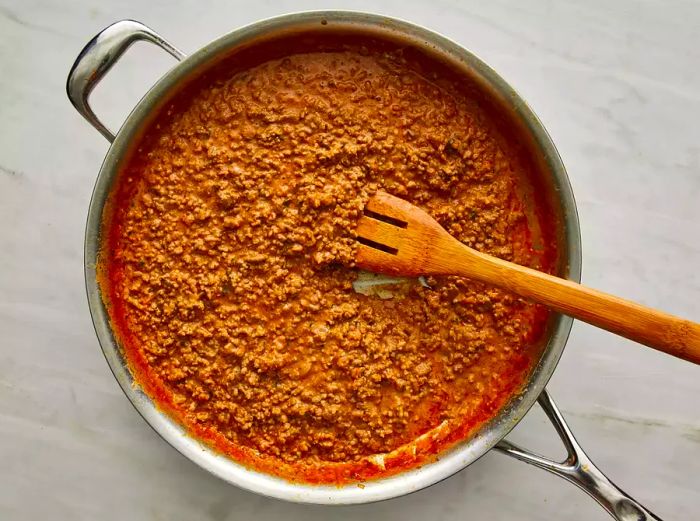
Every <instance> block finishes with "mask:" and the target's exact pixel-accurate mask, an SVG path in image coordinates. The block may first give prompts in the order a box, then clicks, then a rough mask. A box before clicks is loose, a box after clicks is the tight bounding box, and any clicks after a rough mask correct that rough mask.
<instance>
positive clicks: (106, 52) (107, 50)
mask: <svg viewBox="0 0 700 521" xmlns="http://www.w3.org/2000/svg"><path fill="white" fill-rule="evenodd" d="M140 40H143V41H147V42H151V43H154V44H155V45H157V46H158V47H160V48H161V49H163V50H165V51H167V52H168V53H169V54H171V55H172V56H173V57H175V58H176V59H177V60H178V61H181V60H183V59H184V58H185V54H183V53H182V52H181V51H179V50H178V49H176V48H175V47H173V46H172V45H170V44H169V43H168V42H167V41H165V40H164V39H163V38H162V37H161V36H160V35H159V34H158V33H156V32H155V31H153V30H151V29H149V28H148V27H146V26H145V25H143V24H141V23H139V22H135V21H134V20H122V21H120V22H116V23H114V24H112V25H110V26H109V27H107V28H105V29H103V30H102V31H100V32H99V33H97V35H96V36H95V37H94V38H93V39H92V40H90V41H89V42H88V44H87V45H86V46H85V48H84V49H83V50H82V51H80V54H79V55H78V57H77V58H76V59H75V63H73V67H71V69H70V72H69V73H68V81H67V82H66V92H67V93H68V98H69V99H70V101H71V103H72V104H73V106H74V107H75V109H76V110H77V111H78V112H79V113H80V114H81V115H82V116H83V117H84V118H85V119H86V120H87V121H88V122H89V123H90V124H91V125H92V126H93V127H95V128H96V129H97V130H98V131H99V132H100V134H102V135H103V136H104V137H105V138H107V141H109V142H110V143H111V142H113V141H114V137H115V136H114V134H113V133H112V132H111V131H110V130H109V129H107V127H105V126H104V125H103V124H102V122H101V121H100V120H99V119H98V118H97V116H96V115H95V113H94V112H93V110H92V108H91V107H90V104H89V102H88V97H89V96H90V93H91V92H92V90H93V89H94V88H95V87H96V86H97V84H98V83H99V82H100V80H101V79H102V77H103V76H104V75H105V74H107V72H108V71H109V70H110V69H111V68H112V66H113V65H114V64H115V63H117V61H118V60H119V58H120V57H121V56H122V54H124V52H125V51H126V50H127V49H128V48H129V46H130V45H131V44H132V43H134V42H137V41H140Z"/></svg>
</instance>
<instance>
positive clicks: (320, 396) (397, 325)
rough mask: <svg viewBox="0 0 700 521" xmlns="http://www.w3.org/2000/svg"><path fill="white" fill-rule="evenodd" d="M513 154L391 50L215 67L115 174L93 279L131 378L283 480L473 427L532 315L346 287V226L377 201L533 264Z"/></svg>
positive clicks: (471, 301) (490, 294)
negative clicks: (105, 287) (418, 210)
mask: <svg viewBox="0 0 700 521" xmlns="http://www.w3.org/2000/svg"><path fill="white" fill-rule="evenodd" d="M513 157H514V156H513V154H512V152H511V151H510V149H509V148H508V144H507V143H505V142H504V140H503V139H501V138H500V137H499V134H498V132H497V131H496V127H495V126H494V125H493V124H492V122H491V121H490V120H489V119H488V117H487V114H486V113H485V112H484V111H483V110H482V109H481V108H479V106H478V104H477V103H476V102H475V100H474V99H472V98H470V97H469V96H468V95H465V94H464V93H463V92H461V91H460V90H459V89H457V88H456V87H452V86H450V84H449V82H442V83H441V82H439V81H437V80H436V78H435V74H433V75H432V76H431V74H429V73H428V72H426V70H425V65H424V64H420V65H419V64H416V63H414V62H413V61H412V60H411V59H410V58H408V57H407V56H406V53H405V52H404V51H403V50H402V49H400V48H396V49H389V50H386V49H383V50H382V51H381V52H379V51H376V52H373V51H372V47H371V45H369V47H368V46H361V47H357V48H352V47H348V46H343V47H342V48H339V49H336V50H324V51H323V52H300V53H293V54H290V55H288V56H283V57H279V58H276V59H270V60H265V61H263V62H262V63H260V64H257V65H256V66H254V67H251V68H248V69H246V70H243V71H227V70H226V68H221V67H220V68H219V70H218V72H217V73H216V74H212V75H210V77H209V79H207V80H206V81H205V82H204V83H202V84H201V85H199V86H198V87H197V88H196V89H190V91H189V93H188V96H187V99H186V100H185V101H182V100H181V102H180V104H179V105H177V104H173V105H171V106H170V108H167V109H166V112H164V115H163V117H162V118H161V119H160V120H158V122H157V123H156V124H154V125H152V127H151V128H150V130H149V131H148V135H147V137H146V138H144V141H143V143H142V144H140V145H139V146H138V147H137V148H136V149H135V152H134V153H133V157H132V159H131V160H130V163H129V164H128V165H127V167H126V168H125V169H124V171H123V175H122V176H121V178H120V179H121V184H122V185H123V186H122V188H123V189H122V190H121V192H120V193H122V200H121V201H117V202H116V205H115V206H116V208H117V210H116V211H115V216H114V218H113V226H112V228H111V231H110V233H111V242H110V243H109V244H110V249H109V251H108V252H106V255H105V258H106V259H107V265H106V266H107V268H106V269H107V271H108V272H109V277H108V280H109V281H110V282H109V284H111V285H112V287H111V288H110V291H111V293H110V294H111V295H112V297H113V298H112V300H113V302H112V303H111V304H112V307H111V313H112V314H115V313H118V312H120V313H122V314H123V317H122V318H123V320H122V321H121V322H120V324H122V325H121V335H122V339H123V343H125V344H128V346H130V347H129V349H130V350H129V349H127V353H129V356H130V357H132V358H140V359H141V360H142V361H143V362H144V364H143V365H144V371H143V372H142V373H141V374H140V376H139V378H142V379H150V383H149V385H150V386H151V387H149V386H146V387H147V388H151V389H152V388H157V389H159V390H160V392H161V394H160V395H159V396H161V398H159V400H160V399H162V400H166V398H162V397H167V400H168V401H169V403H170V405H171V406H170V410H171V412H172V413H173V414H174V415H175V416H176V417H177V418H178V419H179V420H180V421H181V422H182V423H184V424H185V425H186V426H188V427H189V428H191V429H193V430H194V431H195V432H208V433H210V434H212V433H213V435H214V436H215V437H218V439H219V440H221V441H222V443H219V446H220V447H223V449H224V450H225V449H226V447H227V446H230V447H236V448H238V449H244V452H245V454H247V455H248V457H247V458H243V457H242V456H240V454H242V452H240V451H239V452H235V451H233V450H232V451H229V453H231V454H234V457H236V458H237V459H239V460H245V463H248V464H251V465H253V466H256V465H257V462H259V461H262V460H263V459H266V460H267V461H274V462H275V464H274V465H273V466H272V467H274V468H273V470H272V471H273V472H276V473H278V474H281V475H284V476H286V477H288V478H296V479H302V480H304V479H306V480H313V479H316V480H319V481H324V480H325V479H323V478H311V477H310V476H311V474H309V475H308V476H307V477H305V474H304V472H305V470H304V469H315V470H316V471H318V469H323V468H330V467H332V466H333V465H335V464H341V463H348V462H360V461H365V460H367V458H368V457H372V456H373V455H377V454H383V453H388V452H390V451H392V450H395V449H397V448H399V447H401V446H403V445H405V444H407V443H410V442H411V441H412V440H414V439H415V438H416V437H417V436H419V435H421V434H424V433H426V432H428V431H430V430H431V429H434V428H436V427H438V426H440V425H442V426H443V428H444V427H445V426H447V429H448V430H450V429H453V430H456V429H458V428H459V426H463V425H476V424H475V422H476V419H479V421H482V420H483V419H484V418H485V417H488V415H490V414H492V413H493V411H494V410H496V409H497V408H498V407H500V406H501V405H502V403H503V402H504V400H505V399H506V398H507V395H508V394H510V393H512V392H513V391H514V388H515V384H513V382H516V383H517V382H519V381H520V378H521V377H522V375H523V374H525V373H526V372H527V370H528V365H527V363H523V360H525V359H527V360H529V358H527V357H526V356H525V355H526V353H527V351H528V346H530V345H531V344H533V343H534V341H535V340H536V338H535V337H536V330H537V328H538V320H539V319H538V317H540V319H541V317H542V310H541V309H539V308H537V307H536V306H534V305H531V304H528V303H525V302H523V301H522V300H520V299H518V298H516V297H514V296H512V295H510V294H508V293H505V292H503V291H499V290H497V289H494V288H490V287H485V286H483V285H480V284H476V283H473V282H471V281H468V280H464V279H460V278H456V277H443V278H431V279H430V280H428V285H429V286H430V287H429V288H428V287H424V286H423V285H421V284H419V283H417V282H415V283H413V282H409V283H407V284H404V285H403V286H402V288H401V290H400V291H393V292H390V294H389V296H391V298H379V297H377V296H371V295H370V296H367V295H360V294H357V293H356V292H354V291H353V287H352V282H353V281H354V280H355V279H356V278H357V270H356V269H354V267H353V260H354V251H355V244H356V243H355V241H354V238H353V231H354V227H355V224H356V222H357V219H358V217H359V216H360V215H361V213H362V209H363V207H364V204H365V202H366V201H367V199H368V198H369V197H370V195H371V194H372V193H374V192H375V191H376V190H378V189H382V190H384V191H387V192H389V193H391V194H394V195H397V196H400V197H402V198H405V199H407V200H408V201H410V202H412V203H414V204H416V205H419V206H421V207H423V208H425V209H426V210H428V211H429V212H430V213H431V214H432V215H433V216H434V217H435V218H436V219H437V220H438V221H439V222H440V223H441V224H442V225H443V226H444V227H445V228H446V229H447V230H448V231H449V232H450V233H452V234H453V235H454V236H455V237H457V238H458V239H459V240H461V241H463V242H464V243H465V244H467V245H469V246H471V247H474V248H476V249H478V250H480V251H484V252H488V253H490V254H493V255H497V256H499V257H501V258H504V259H507V260H511V261H515V262H518V263H521V264H525V265H529V266H532V267H535V268H542V265H541V263H540V258H541V257H540V256H539V255H537V254H536V253H535V252H534V251H533V250H532V248H531V234H532V230H531V226H530V225H529V224H528V219H527V218H526V215H525V213H524V211H523V205H522V201H521V198H520V197H519V192H518V186H519V182H520V181H519V179H520V178H521V177H522V176H523V172H522V171H519V166H518V162H517V161H515V160H514V159H513ZM124 187H125V188H124ZM123 194H128V196H127V195H123ZM383 296H384V297H386V295H383ZM540 321H541V320H540ZM115 322H119V321H118V320H116V319H115ZM118 329H119V328H118ZM514 375H515V376H514ZM504 381H507V382H509V385H508V386H505V384H504V383H503V382H504ZM504 390H505V391H507V392H506V393H505V394H504ZM484 411H486V412H487V413H488V414H486V415H485V412H484ZM466 434H467V432H466V431H464V432H463V435H466ZM436 450H438V449H436ZM235 454H238V456H235ZM269 468H270V467H269V466H268V470H269ZM299 469H301V470H299ZM315 475H316V476H318V475H319V474H318V473H317V474H315ZM361 475H362V474H361V473H356V474H352V473H350V474H348V476H350V477H352V476H356V477H357V476H360V477H361ZM333 479H335V478H333ZM328 480H330V478H328Z"/></svg>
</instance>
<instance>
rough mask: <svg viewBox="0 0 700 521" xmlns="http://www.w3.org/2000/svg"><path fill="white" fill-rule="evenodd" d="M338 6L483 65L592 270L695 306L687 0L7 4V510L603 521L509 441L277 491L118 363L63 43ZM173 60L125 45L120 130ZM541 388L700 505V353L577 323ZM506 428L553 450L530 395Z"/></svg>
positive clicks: (102, 92) (607, 279) (0, 386)
mask: <svg viewBox="0 0 700 521" xmlns="http://www.w3.org/2000/svg"><path fill="white" fill-rule="evenodd" d="M328 7H335V8H351V9H358V10H368V11H375V12H379V13H383V14H388V15H394V16H397V17H400V18H404V19H408V20H411V21H414V22H417V23H420V24H422V25H425V26H427V27H429V28H432V29H434V30H436V31H438V32H441V33H443V34H445V35H447V36H448V37H450V38H453V39H454V40H456V41H457V42H459V43H461V44H463V45H464V46H465V47H467V48H469V49H471V50H473V51H474V52H476V53H477V54H478V55H480V56H481V57H482V58H483V59H485V60H486V61H487V62H488V63H489V64H491V65H492V66H493V67H494V68H495V69H496V70H497V71H499V72H500V73H501V74H502V75H503V76H504V77H505V78H506V79H507V80H508V81H509V82H511V83H512V85H514V86H515V88H516V89H518V90H519V91H520V93H521V94H522V95H523V96H524V97H525V98H526V99H527V100H528V101H529V102H530V103H531V105H532V106H533V108H534V109H535V112H537V114H538V115H539V116H540V117H541V119H542V120H543V122H544V124H545V126H546V127H547V129H548V130H549V132H550V133H551V135H552V136H553V139H554V141H555V143H556V144H557V146H558V148H559V151H560V153H561V155H562V157H563V160H564V163H565V164H566V166H567V168H568V171H569V175H570V178H571V183H572V185H573V188H574V192H575V194H576V199H577V202H578V207H579V213H580V218H581V225H582V235H583V251H584V254H583V266H584V274H583V279H584V282H585V283H588V284H590V285H592V286H594V287H598V288H601V289H605V290H608V291H610V292H613V293H617V294H619V295H622V296H626V297H629V298H632V299H636V300H638V301H640V302H643V303H645V304H649V305H652V306H657V307H660V308H663V309H665V310H668V311H670V312H673V313H676V314H679V315H682V316H686V317H688V318H693V319H695V320H700V269H699V268H700V124H699V123H698V121H700V67H698V63H700V50H698V49H699V47H698V30H699V28H700V5H698V4H693V3H692V2H678V3H675V4H673V5H672V6H671V5H670V4H668V3H667V2H663V1H661V0H651V1H647V2H644V3H637V2H632V1H630V0H618V1H616V2H607V1H602V0H594V1H592V2H588V1H583V0H580V1H578V2H549V1H542V2H529V3H528V4H527V5H524V4H523V3H521V2H518V1H517V0H512V1H506V0H496V1H493V2H476V1H468V2H458V1H457V0H453V1H448V0H433V1H431V2H423V1H419V0H375V1H356V2H351V1H345V2H332V1H327V2H322V1H303V2H292V1H283V2H275V3H273V2H263V1H260V2H250V3H248V2H241V1H235V0H217V1H214V2H209V1H208V2H185V1H179V0H178V1H176V0H170V1H168V2H165V1H154V2H143V1H138V0H124V1H121V2H114V3H113V5H108V3H107V2H97V1H93V2H89V1H87V0H80V1H61V2H59V1H58V0H50V1H47V0H27V1H19V0H14V1H13V0H0V519H3V520H15V519H18V520H19V519H21V520H24V519H51V520H63V519H65V520H79V519H91V520H92V519H115V520H116V519H134V520H142V519H143V520H169V521H172V520H178V519H183V520H191V519H198V520H199V519H201V520H211V521H223V520H234V519H250V518H256V519H260V520H262V521H266V520H274V519H285V520H297V519H298V520H302V519H303V520H308V519H311V520H316V519H318V520H321V519H327V518H329V517H333V518H335V519H343V520H362V519H388V520H392V519H396V520H401V521H413V520H416V521H417V520H424V519H431V520H433V519H434V520H457V519H479V520H481V519H493V520H501V519H502V520H506V519H507V520H510V519H519V520H523V521H524V520H536V519H537V520H540V519H555V518H557V519H559V518H561V519H570V520H574V519H581V520H583V519H586V520H589V519H601V520H602V519H607V515H606V514H605V513H604V512H603V511H602V510H601V509H600V508H599V507H598V506H597V505H596V504H595V503H594V502H593V501H592V500H591V499H589V498H588V497H587V496H586V495H585V494H583V493H582V492H580V491H578V490H577V489H575V488H574V487H573V486H571V485H569V484H567V483H565V482H564V481H562V480H561V479H559V478H556V477H554V476H551V475H548V474H547V473H545V472H543V471H541V470H537V469H535V468H532V467H529V466H527V465H524V464H522V463H519V462H516V461H515V460H511V459H510V458H507V457H505V456H502V455H499V454H496V453H490V454H487V455H486V456H485V457H484V458H482V459H481V460H479V461H478V462H476V463H475V464H473V465H472V466H471V467H469V468H468V469H466V470H465V471H463V472H461V473H459V474H458V475H456V476H454V477H453V478H451V479H448V480H446V481H444V482H442V483H440V484H439V485H436V486H434V487H432V488H430V489H428V490H424V491H422V492H419V493H416V494H413V495H411V496H408V497H404V498H400V499H396V500H392V501H388V502H384V503H380V504H376V505H366V506H358V507H342V508H334V509H332V508H328V507H314V506H301V505H292V504H286V503H283V502H280V501H275V500H269V499H264V498H262V497H258V496H256V495H253V494H250V493H247V492H243V491H241V490H238V489H236V488H234V487H232V486H229V485H227V484H225V483H223V482H221V481H219V480H218V479H216V478H214V477H212V476H210V475H208V474H207V473H206V472H204V471H202V470H200V469H199V468H198V467H196V466H195V465H194V464H192V463H190V462H189V461H187V460H186V459H184V458H183V457H181V456H180V455H178V454H177V453H176V452H175V451H174V450H173V449H171V448H170V447H169V446H168V445H167V444H165V443H164V442H163V441H161V439H160V438H159V437H158V436H157V435H156V434H155V433H154V432H153V431H152V430H151V429H150V428H149V427H148V426H147V425H146V423H145V422H144V421H143V420H142V419H141V418H140V417H139V416H138V414H136V412H135V411H134V410H133V408H132V407H131V405H130V404H129V403H128V401H127V400H126V399H125V397H124V396H123V395H122V392H121V391H120V389H119V387H118V386H117V384H116V382H115V380H114V379H113V377H112V375H111V374H110V371H109V369H108V367H107V364H106V363H105V361H104V359H103V357H102V354H101V352H100V350H99V347H98V344H97V340H96V338H95V334H94V331H93V329H92V324H91V322H90V316H89V313H88V308H87V303H86V298H85V291H84V284H83V266H82V243H83V231H84V226H85V217H86V212H87V206H88V201H89V197H90V193H91V190H92V186H93V183H94V180H95V176H96V173H97V171H98V169H99V167H100V163H101V160H102V157H103V155H104V154H105V152H106V150H107V143H106V142H105V141H104V140H103V139H102V137H101V136H100V135H99V134H98V133H97V132H96V131H94V130H93V129H92V128H91V127H89V125H88V124H87V123H86V122H84V121H83V120H82V118H80V116H78V114H77V113H76V112H75V111H74V110H73V108H72V107H71V106H70V104H69V102H68V100H67V99H66V95H65V92H64V82H65V78H66V74H67V72H68V69H69V68H70V66H71V64H72V62H73V59H74V58H75V57H76V55H77V53H78V52H79V51H80V49H81V48H82V46H83V45H84V44H85V43H86V42H87V41H88V40H89V39H90V38H91V37H92V36H93V35H94V34H95V33H96V32H97V31H98V30H100V29H102V28H103V27H105V26H106V25H108V24H109V23H111V22H113V21H116V20H118V19H121V18H133V19H137V20H140V21H142V22H144V23H146V24H148V25H151V26H152V27H153V28H154V29H156V30H157V31H158V32H160V33H161V34H163V35H164V36H165V37H166V38H168V39H170V40H171V41H172V42H173V43H174V44H176V45H177V46H179V47H180V48H181V49H183V50H184V51H185V52H189V51H193V50H195V49H197V48H198V47H200V46H201V45H203V44H204V43H206V42H207V41H209V40H210V39H212V38H214V37H216V36H218V35H220V34H223V33H224V32H227V31H229V30H232V29H235V28H237V27H239V26H241V25H244V24H247V23H249V22H253V21H255V20H257V19H260V18H264V17H268V16H272V15H276V14H281V13H285V12H290V11H295V10H301V9H318V8H328ZM171 63H172V62H171V58H169V57H167V56H164V55H163V53H161V52H160V51H159V50H158V49H156V48H155V47H153V46H147V45H145V44H143V45H138V46H135V47H134V48H133V49H132V50H131V51H130V52H129V53H127V55H126V56H125V58H124V59H123V61H122V62H121V63H120V65H119V66H117V67H116V68H115V69H114V71H113V73H112V74H110V76H109V77H108V78H107V80H106V81H105V82H104V83H103V84H102V85H101V86H100V87H99V88H98V91H96V93H95V96H94V100H95V106H96V111H97V112H98V113H99V114H100V115H101V116H102V117H104V119H105V120H106V121H107V122H110V123H111V124H112V126H113V127H116V126H118V124H119V122H120V121H121V120H122V118H123V117H124V115H125V114H126V113H127V112H128V110H129V108H130V107H131V106H133V105H134V104H135V102H136V101H137V100H138V99H139V97H140V94H142V93H143V92H145V89H146V88H147V87H148V85H149V84H150V83H151V82H152V81H154V80H155V79H156V78H157V77H158V76H159V75H160V74H162V72H164V71H165V70H166V69H167V67H168V66H170V65H171ZM549 389H550V391H551V392H552V393H553V395H554V397H555V398H556V400H557V402H558V403H559V405H560V407H561V408H562V410H563V411H564V413H565V415H566V417H567V419H568V420H569V422H570V425H571V427H572V429H573V430H574V432H575V433H576V434H577V437H578V439H579V441H580V442H581V444H582V445H583V446H584V448H586V450H587V451H588V453H589V455H590V456H591V457H592V459H593V460H594V461H595V462H596V463H597V464H598V465H599V466H600V467H601V468H602V469H603V470H604V472H606V473H607V474H608V475H609V476H610V477H611V479H613V481H615V482H616V483H618V484H619V485H620V486H622V488H624V489H625V490H627V491H629V492H630V493H632V494H633V495H634V496H635V497H636V498H637V499H639V500H640V501H641V502H642V503H644V504H645V505H647V506H648V507H649V508H650V509H651V510H653V511H655V512H656V513H657V514H658V515H660V516H661V517H663V518H665V519H684V520H685V519H693V518H697V517H698V515H700V514H699V512H698V511H699V510H700V405H699V396H700V368H698V367H695V366H692V365H691V364H688V363H685V362H681V361H678V360H676V359H673V358H670V357H668V356H664V355H661V354H659V353H657V352H654V351H652V350H649V349H646V348H643V347H641V346H638V345H635V344H633V343H631V342H628V341H625V340H622V339H619V338H616V337H614V336H612V335H610V334H607V333H605V332H602V331H598V330H596V329H594V328H592V327H589V326H587V325H584V324H580V323H577V324H576V325H575V326H574V330H573V333H572V335H571V339H570V341H569V344H568V346H567V349H566V351H565V353H564V356H563V358H562V361H561V363H560V364H559V368H558V370H557V372H556V373H555V375H554V377H553V378H552V380H551V383H550V385H549ZM510 437H511V439H513V440H515V441H518V442H521V443H524V444H528V445H532V446H534V447H535V448H541V449H542V450H544V451H545V452H546V453H547V454H551V455H554V456H556V455H559V454H561V453H562V452H563V449H562V448H561V447H560V446H559V444H558V441H557V440H556V436H555V435H554V434H553V432H552V430H551V428H550V427H549V425H548V423H547V422H546V420H545V419H544V416H543V415H542V413H541V412H539V411H536V410H533V411H532V412H531V413H530V414H529V415H528V417H527V418H526V419H525V420H524V421H523V422H522V423H521V424H520V425H519V426H518V427H517V428H516V430H515V431H514V432H513V433H512V434H511V436H510Z"/></svg>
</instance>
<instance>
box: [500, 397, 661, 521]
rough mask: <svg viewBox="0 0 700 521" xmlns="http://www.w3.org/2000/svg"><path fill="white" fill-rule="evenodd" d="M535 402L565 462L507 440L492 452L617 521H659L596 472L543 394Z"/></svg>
mask: <svg viewBox="0 0 700 521" xmlns="http://www.w3.org/2000/svg"><path fill="white" fill-rule="evenodd" d="M538 401H539V404H540V407H542V409H543V410H544V412H545V413H546V414H547V417H548V418H549V421H551V422H552V425H554V428H555V429H556V430H557V434H559V437H560V438H561V441H562V442H564V446H565V447H566V452H567V454H568V455H567V458H566V459H565V460H564V461H563V462H561V463H557V462H556V461H551V460H548V459H546V458H544V457H542V456H539V455H537V454H534V453H532V452H529V451H527V450H525V449H523V448H521V447H519V446H517V445H515V444H513V443H510V442H509V441H507V440H501V442H500V443H498V445H496V446H495V447H494V448H495V449H496V450H498V451H499V452H502V453H504V454H507V455H509V456H512V457H514V458H516V459H519V460H520V461H524V462H525V463H530V464H531V465H535V466H536V467H539V468H541V469H544V470H547V471H549V472H551V473H552V474H556V475H557V476H559V477H562V478H564V479H565V480H567V481H569V482H571V483H573V484H574V485H576V486H577V487H579V488H580V489H582V490H583V491H584V492H586V493H587V494H588V495H589V496H591V497H592V498H593V499H595V500H596V501H597V502H598V503H599V504H600V506H602V507H603V508H604V509H605V510H607V511H608V513H609V514H610V515H611V516H612V517H614V518H615V519H617V520H619V521H650V520H654V519H655V520H658V521H661V519H660V518H659V517H657V516H655V515H654V514H652V513H651V512H650V511H649V510H647V509H646V508H644V507H643V506H642V505H641V504H640V503H638V502H637V501H635V500H634V499H632V498H631V497H630V496H629V495H628V494H627V493H625V492H624V491H622V490H620V488H619V487H618V486H617V485H615V484H614V483H613V482H612V481H610V480H609V479H608V478H607V477H605V475H604V474H603V473H602V472H601V471H600V470H598V468H597V467H596V466H595V465H594V464H593V462H592V461H591V460H590V459H589V458H588V456H587V455H586V453H585V452H583V449H582V448H581V446H580V445H579V444H578V442H577V441H576V438H574V435H573V434H572V432H571V430H570V429H569V426H568V425H567V424H566V422H565V421H564V417H563V416H562V415H561V413H560V412H559V409H558V408H557V406H556V404H555V403H554V401H553V400H552V398H551V397H550V396H549V393H548V392H547V391H546V390H544V391H543V392H542V394H541V395H540V397H539V400H538Z"/></svg>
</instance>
